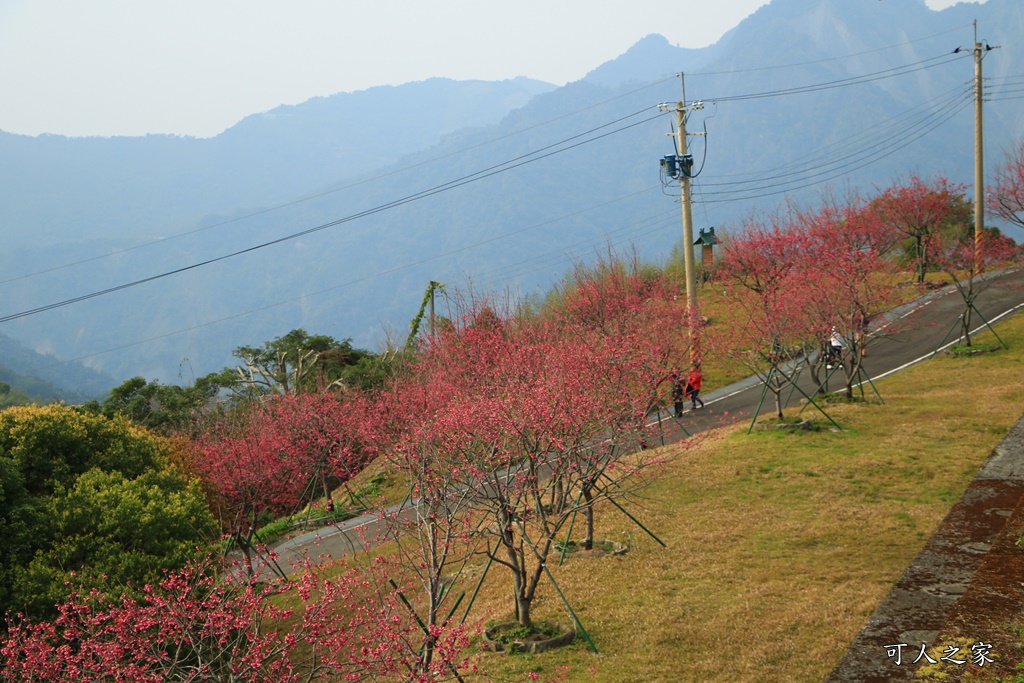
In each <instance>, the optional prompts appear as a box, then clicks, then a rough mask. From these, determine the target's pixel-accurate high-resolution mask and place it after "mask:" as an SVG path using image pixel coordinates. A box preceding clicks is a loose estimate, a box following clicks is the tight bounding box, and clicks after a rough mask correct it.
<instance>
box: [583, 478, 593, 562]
mask: <svg viewBox="0 0 1024 683" xmlns="http://www.w3.org/2000/svg"><path fill="white" fill-rule="evenodd" d="M593 499H594V496H593V494H592V493H591V492H590V487H589V486H587V487H585V488H584V489H583V500H585V501H587V507H586V508H584V510H583V517H584V519H585V520H586V521H587V534H586V537H585V538H584V539H583V542H582V543H580V547H581V548H583V549H584V550H591V549H592V548H593V547H594V508H593V507H592V506H591V504H590V503H591V501H593Z"/></svg>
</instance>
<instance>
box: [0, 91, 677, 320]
mask: <svg viewBox="0 0 1024 683" xmlns="http://www.w3.org/2000/svg"><path fill="white" fill-rule="evenodd" d="M651 108H652V107H647V108H645V109H643V110H641V111H640V112H636V113H634V114H630V115H629V116H627V117H623V118H622V119H619V120H618V121H615V122H613V123H618V122H621V121H623V120H625V119H627V118H631V117H633V116H636V115H637V114H640V113H643V112H644V111H648V110H650V109H651ZM662 116H663V114H661V113H659V114H656V115H655V116H651V117H648V118H646V119H643V120H641V121H638V122H635V123H631V124H628V125H625V126H623V127H621V128H618V129H615V130H612V131H610V132H606V133H603V134H601V135H597V136H595V137H591V138H588V139H586V140H582V141H580V142H576V143H575V144H572V145H568V146H566V147H562V148H561V149H553V150H552V148H554V147H557V146H558V145H562V144H564V143H565V142H567V141H570V140H575V139H578V138H580V137H583V136H584V135H587V134H590V133H593V132H595V131H597V130H601V129H603V128H606V127H607V126H608V125H612V124H605V125H603V126H599V127H597V128H594V129H591V130H590V131H587V132H586V133H580V134H578V135H574V136H572V137H571V138H567V139H566V140H563V141H560V142H558V143H555V144H554V145H549V146H547V147H543V148H541V150H535V151H534V152H530V153H529V154H525V155H522V156H519V157H516V158H515V159H513V160H510V161H507V162H502V163H501V164H497V165H495V166H491V167H489V168H487V169H484V170H482V171H477V172H475V173H472V174H469V175H467V176H463V177H462V178H458V179H456V180H452V181H448V182H446V183H443V184H441V185H437V186H434V187H432V188H429V189H427V190H423V191H421V192H417V193H414V194H411V195H407V196H405V197H402V198H401V199H396V200H394V201H391V202H388V203H386V204H381V205H379V206H376V207H374V208H372V209H367V210H365V211H361V212H359V213H355V214H351V215H349V216H346V217H344V218H340V219H338V220H334V221H330V222H327V223H323V224H321V225H318V226H316V227H313V228H308V229H306V230H300V231H299V232H296V233H292V234H290V235H285V236H284V237H278V238H277V239H273V240H269V241H267V242H262V243H260V244H257V245H254V246H251V247H247V248H245V249H239V250H237V251H234V252H231V253H229V254H223V255H221V256H217V257H214V258H209V259H206V260H204V261H200V262H197V263H193V264H191V265H188V266H182V267H181V268H175V269H173V270H169V271H165V272H163V273H159V274H157V275H151V276H149V277H145V278H141V279H138V280H134V281H131V282H126V283H124V284H120V285H116V286H114V287H108V288H106V289H102V290H99V291H95V292H91V293H89V294H83V295H80V296H76V297H72V298H70V299H65V300H63V301H58V302H55V303H51V304H47V305H45V306H38V307H36V308H32V309H28V310H25V311H21V312H19V313H12V314H10V315H6V316H2V317H0V323H5V322H9V321H11V320H17V319H19V318H25V317H28V316H31V315H36V314H38V313H44V312H46V311H51V310H53V309H55V308H62V307H64V306H69V305H71V304H76V303H80V302H82V301H87V300H89V299H95V298H97V297H101V296H105V295H107V294H113V293H115V292H119V291H122V290H125V289H129V288H131V287H136V286H138V285H143V284H146V283H149V282H153V281H155V280H161V279H163V278H167V277H170V276H172V275H178V274H181V273H184V272H187V271H190V270H195V269H197V268H202V267H204V266H208V265H211V264H214V263H219V262H221V261H225V260H227V259H231V258H235V257H237V256H242V255H244V254H249V253H251V252H254V251H257V250H260V249H264V248H266V247H270V246H273V245H276V244H281V243H282V242H287V241H290V240H293V239H297V238H299V237H305V236H307V235H311V234H313V233H316V232H320V231H323V230H326V229H328V228H333V227H336V226H338V225H342V224H344V223H349V222H352V221H354V220H357V219H360V218H365V217H367V216H372V215H374V214H377V213H381V212H383V211H387V210H390V209H394V208H396V207H399V206H403V205H405V204H409V203H411V202H414V201H419V200H421V199H425V198H427V197H432V196H434V195H436V194H440V193H441V192H447V191H449V190H453V189H455V188H457V187H462V186H463V185H468V184H470V183H474V182H478V181H480V180H483V179H485V178H489V177H491V176H494V175H498V174H500V173H505V172H507V171H511V170H513V169H516V168H519V167H521V166H525V165H526V164H530V163H533V162H535V161H540V160H542V159H546V158H548V157H550V156H554V155H555V154H561V153H563V152H567V151H569V150H572V149H575V148H577V147H580V146H582V145H586V144H590V143H591V142H596V141H597V140H602V139H604V138H606V137H609V136H611V135H615V134H617V133H621V132H623V131H625V130H629V129H631V128H635V127H637V126H640V125H643V124H645V123H648V122H650V121H653V120H655V119H658V118H661V117H662ZM545 150H552V151H547V152H546V153H544V154H538V152H540V151H545ZM534 155H536V156H534ZM531 157H532V158H531Z"/></svg>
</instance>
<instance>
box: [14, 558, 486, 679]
mask: <svg viewBox="0 0 1024 683" xmlns="http://www.w3.org/2000/svg"><path fill="white" fill-rule="evenodd" d="M380 571H381V570H380V567H379V566H374V567H369V568H365V569H352V568H349V569H345V568H344V567H342V568H341V571H335V572H332V577H328V576H327V575H326V574H325V573H323V572H319V571H317V570H316V568H314V567H307V571H305V572H304V573H302V574H301V575H300V576H299V578H298V579H296V580H295V581H294V585H293V587H294V589H295V590H294V596H295V599H294V601H293V604H294V606H291V607H288V608H286V607H282V606H280V604H279V601H276V600H273V599H272V597H273V595H274V594H275V593H277V592H278V589H279V586H276V585H265V584H254V583H247V584H243V585H241V586H238V585H233V584H230V583H228V582H226V581H224V580H223V578H222V577H220V576H218V575H217V572H216V571H214V570H213V568H212V567H211V566H210V565H208V564H206V565H204V564H197V565H192V566H189V567H187V568H186V569H185V570H183V571H180V572H175V573H171V574H169V575H168V576H167V577H166V578H165V579H164V580H162V581H161V582H160V583H159V584H154V585H147V586H145V587H144V588H143V590H142V591H141V595H139V596H138V597H123V598H121V599H119V600H111V599H108V598H106V597H104V596H103V595H101V594H98V593H76V594H75V595H73V596H72V598H71V599H69V600H68V601H66V602H64V603H62V604H61V605H60V606H59V616H58V617H57V618H56V619H55V620H53V621H48V622H38V623H32V622H28V621H24V620H15V621H14V622H13V623H12V624H11V625H10V626H9V629H8V633H7V636H6V638H4V639H3V641H2V647H0V656H2V660H0V678H2V679H3V680H5V681H10V682H11V683H37V682H38V683H42V682H43V681H45V682H46V683H63V682H67V683H71V682H72V681H74V682H76V683H77V682H79V681H100V680H102V681H138V682H145V683H148V682H153V683H157V682H160V683H166V682H174V681H180V682H183V683H184V682H192V681H195V682H198V681H210V682H223V683H257V682H259V683H263V682H266V683H270V682H274V683H278V682H282V683H293V682H294V683H297V682H298V681H314V680H342V679H343V680H348V681H396V682H397V681H415V682H417V683H427V682H428V681H431V682H432V681H442V680H447V679H448V678H453V677H458V675H459V674H458V672H459V669H460V668H462V667H464V666H466V662H465V656H464V652H465V650H466V647H467V644H468V643H467V639H466V636H465V633H464V632H463V631H462V629H461V628H452V629H440V628H438V629H434V630H433V631H432V632H431V635H432V637H434V638H435V642H436V645H435V648H434V650H435V660H434V662H433V663H432V664H431V665H429V666H427V665H424V664H423V662H422V660H421V657H420V654H419V647H420V643H421V642H422V638H423V630H422V629H421V628H420V627H419V625H418V624H416V623H415V620H414V619H413V618H412V616H411V615H410V614H409V612H408V610H406V609H405V607H404V605H403V604H402V603H401V598H400V597H399V595H398V592H397V590H395V589H388V590H387V591H382V590H380V586H382V585H388V584H387V582H386V581H385V580H384V579H385V578H386V577H385V576H384V575H382V574H380Z"/></svg>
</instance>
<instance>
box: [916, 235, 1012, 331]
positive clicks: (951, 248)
mask: <svg viewBox="0 0 1024 683" xmlns="http://www.w3.org/2000/svg"><path fill="white" fill-rule="evenodd" d="M931 251H932V253H933V254H935V262H936V264H937V265H938V267H939V268H940V269H941V270H942V271H943V272H944V273H945V274H946V275H948V276H949V278H950V279H951V280H952V281H953V285H954V286H955V287H956V291H957V293H958V294H959V295H960V297H961V299H962V300H963V312H962V313H961V314H960V319H959V320H960V335H961V337H962V338H963V340H964V342H963V343H964V345H965V346H971V326H972V319H973V315H974V314H976V313H978V309H977V307H976V305H975V303H976V302H977V300H978V298H979V297H980V296H981V295H982V294H983V293H984V291H985V290H986V289H988V285H989V284H990V282H991V280H990V279H988V278H986V277H984V275H985V273H986V272H987V271H989V270H991V269H992V268H993V267H994V266H996V265H998V264H1002V263H1007V262H1009V261H1015V260H1019V259H1020V258H1021V254H1022V251H1021V247H1020V245H1018V244H1017V243H1016V242H1014V241H1013V240H1012V239H1010V238H1008V237H1006V236H1004V235H1003V234H1002V233H1000V232H999V230H998V229H996V228H990V229H987V230H986V231H985V234H984V236H983V237H982V239H980V240H977V241H976V240H975V239H974V236H973V235H971V234H970V233H966V234H964V233H961V234H956V233H948V234H945V235H936V236H933V237H932V246H931ZM978 315H980V314H978Z"/></svg>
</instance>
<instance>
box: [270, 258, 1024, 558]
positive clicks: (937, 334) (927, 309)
mask: <svg viewBox="0 0 1024 683" xmlns="http://www.w3.org/2000/svg"><path fill="white" fill-rule="evenodd" d="M977 306H978V309H979V310H980V311H981V313H982V315H983V316H984V317H985V319H986V320H988V321H990V322H994V321H996V320H997V319H999V318H1001V317H1004V316H1005V315H1009V314H1010V313H1011V312H1013V311H1016V310H1019V309H1021V308H1024V267H1016V268H1013V269H1009V270H1006V271H1002V272H1000V273H998V274H997V275H996V276H995V277H993V278H992V279H991V281H990V282H989V283H988V286H987V289H986V291H985V292H984V293H983V294H982V295H981V298H980V300H979V301H978V303H977ZM962 310H963V299H961V297H960V295H959V294H957V293H956V292H955V291H953V290H952V289H946V290H939V291H936V292H933V293H931V294H928V295H926V296H924V297H921V298H920V299H918V300H916V301H915V302H913V303H912V304H908V305H906V306H903V307H901V308H900V309H897V310H896V311H894V312H893V313H892V314H891V315H890V316H889V321H890V323H891V328H890V329H891V330H892V331H893V332H892V334H891V335H882V336H880V337H879V338H878V339H877V341H876V342H874V343H873V344H872V345H871V346H870V350H869V353H868V356H866V357H865V359H864V361H865V362H864V369H865V371H866V372H868V373H870V375H871V377H872V379H877V378H881V377H884V376H885V375H888V374H891V373H893V372H898V371H899V370H902V369H904V368H907V367H909V366H910V365H913V364H915V363H917V362H921V361H924V360H927V359H928V358H929V357H930V356H931V354H932V353H933V352H934V351H935V350H936V349H938V347H939V345H940V343H941V342H942V339H943V337H944V336H945V335H946V334H947V332H948V331H949V329H950V327H951V326H952V324H953V322H954V321H955V320H956V319H957V318H958V317H959V315H960V313H961V312H962ZM977 322H978V324H979V325H980V324H981V321H977ZM956 334H958V332H957V331H954V333H953V335H951V336H950V337H949V339H948V340H947V342H948V343H949V344H952V343H954V341H955V335H956ZM806 374H807V373H805V375H806ZM838 384H839V381H833V382H832V383H831V385H832V389H833V390H834V389H836V388H837V385H838ZM800 386H801V387H802V388H803V389H804V390H805V391H807V392H808V393H810V391H811V390H812V389H813V388H814V387H813V386H812V384H811V381H810V379H809V377H807V378H805V380H804V381H803V382H801V385H800ZM760 394H761V384H760V382H759V381H758V380H757V379H756V378H750V379H746V380H743V381H741V382H737V383H736V384H733V385H731V386H728V387H725V388H723V389H719V390H717V391H714V392H711V393H709V394H708V395H707V396H705V397H704V400H705V405H706V407H705V408H704V409H702V410H698V411H695V412H692V413H691V412H687V413H686V414H684V416H683V417H682V418H681V420H680V423H681V424H682V425H683V426H684V427H685V428H686V429H687V431H689V432H690V433H697V432H700V431H704V430H707V429H713V428H715V427H719V426H721V425H723V424H725V423H731V422H736V421H740V420H750V419H751V418H752V416H753V413H754V410H755V409H756V407H757V404H758V400H759V398H760ZM794 396H795V398H793V399H792V400H793V402H794V404H795V402H796V401H797V400H798V399H801V398H802V397H801V396H800V395H799V394H798V393H797V394H794ZM883 398H884V395H883ZM769 399H770V397H769V398H767V399H766V402H765V405H766V406H767V407H766V408H762V414H764V412H765V411H766V410H767V411H768V412H770V411H771V410H772V409H773V406H772V405H771V404H770V403H769ZM666 424H671V420H667V421H666ZM681 435H682V432H681V431H679V430H675V431H674V433H671V432H669V433H667V434H666V440H667V441H672V440H675V439H677V438H678V437H679V436H681ZM379 532H380V524H379V522H378V519H377V517H376V516H375V515H365V516H363V517H358V518H356V519H352V520H349V521H347V522H344V523H341V524H338V525H337V526H331V527H325V528H323V529H320V530H318V531H315V532H311V533H308V534H304V535H302V536H298V537H295V538H292V539H290V540H288V541H285V542H283V543H281V544H279V545H277V546H276V547H275V551H276V552H277V553H278V554H279V556H280V558H279V560H278V562H279V564H280V566H281V567H282V568H284V569H285V570H286V571H287V570H288V568H289V567H290V566H291V565H293V564H296V562H297V561H298V560H300V559H301V558H302V557H303V555H305V556H307V557H309V558H310V559H318V558H327V557H331V558H339V557H342V556H344V555H346V554H348V553H350V552H354V551H356V550H359V549H362V548H363V547H364V542H365V541H367V540H369V541H371V542H372V540H373V539H374V538H375V537H376V536H377V535H378V533H379Z"/></svg>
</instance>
